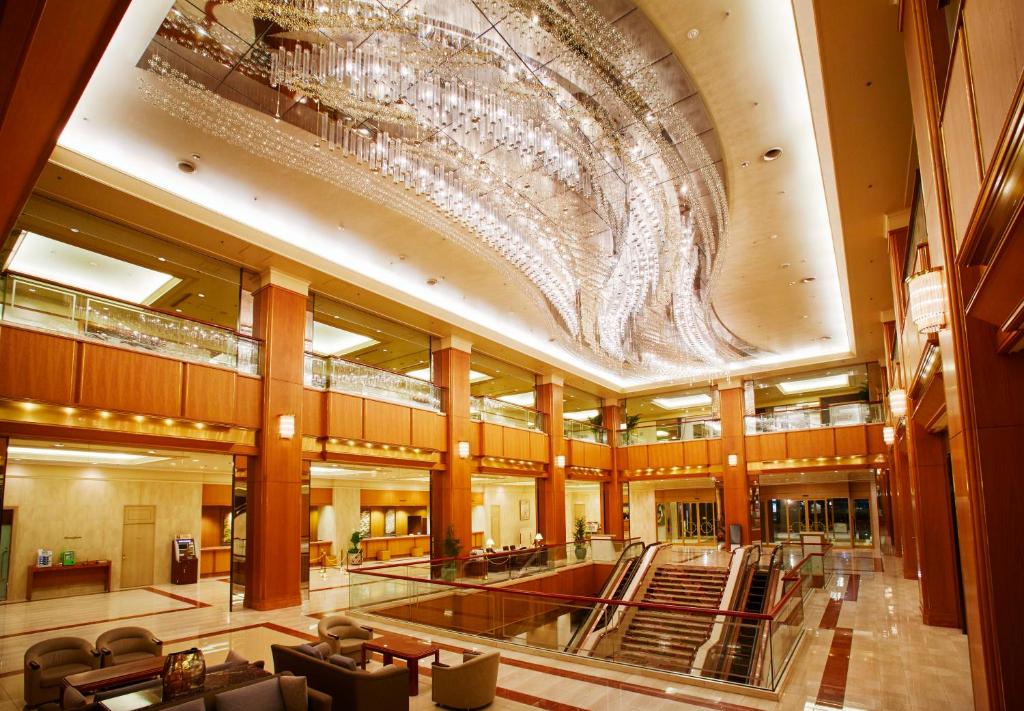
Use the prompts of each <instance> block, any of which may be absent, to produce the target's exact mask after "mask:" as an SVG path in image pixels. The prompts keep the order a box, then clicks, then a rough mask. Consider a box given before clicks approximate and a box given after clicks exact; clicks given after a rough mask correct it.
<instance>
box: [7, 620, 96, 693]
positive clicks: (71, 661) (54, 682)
mask: <svg viewBox="0 0 1024 711" xmlns="http://www.w3.org/2000/svg"><path fill="white" fill-rule="evenodd" d="M99 666H100V654H99V652H97V651H96V649H95V648H94V647H93V646H92V642H89V641H88V640H85V639H82V638H80V637H54V638H53V639H47V640H43V641H42V642H37V643H36V644H33V645H32V646H31V647H29V648H28V649H27V650H25V675H24V685H25V686H24V694H25V706H26V708H35V707H36V706H39V705H40V704H45V703H54V702H56V701H58V700H59V699H60V694H61V686H62V683H63V681H64V677H66V676H69V675H71V674H78V673H80V672H85V671H89V670H90V669H97V668H98V667H99Z"/></svg>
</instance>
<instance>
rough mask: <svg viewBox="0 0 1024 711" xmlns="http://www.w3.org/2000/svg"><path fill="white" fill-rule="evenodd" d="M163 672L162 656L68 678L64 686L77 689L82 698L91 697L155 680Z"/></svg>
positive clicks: (81, 673) (65, 678)
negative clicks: (98, 692) (110, 690)
mask: <svg viewBox="0 0 1024 711" xmlns="http://www.w3.org/2000/svg"><path fill="white" fill-rule="evenodd" d="M163 670H164V658H163V657H162V656H159V657H149V658H148V659H139V660H138V661H134V662H125V663H124V664H118V665H116V666H112V667H103V668H102V669H91V670H89V671H85V672H79V673H78V674H72V675H70V676H66V677H64V686H65V687H68V686H70V687H72V688H73V689H76V690H77V691H78V692H79V693H80V694H82V696H90V695H92V694H95V693H96V692H97V691H106V690H107V689H116V688H117V687H119V686H128V685H130V684H135V683H137V682H140V681H146V680H147V679H155V678H157V677H158V676H160V674H161V673H162V672H163Z"/></svg>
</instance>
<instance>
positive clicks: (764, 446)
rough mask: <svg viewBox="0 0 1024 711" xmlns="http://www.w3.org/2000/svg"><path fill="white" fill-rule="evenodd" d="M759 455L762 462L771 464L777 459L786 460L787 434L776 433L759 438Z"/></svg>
mask: <svg viewBox="0 0 1024 711" xmlns="http://www.w3.org/2000/svg"><path fill="white" fill-rule="evenodd" d="M757 446H758V454H760V456H761V460H760V461H762V462H770V461H773V460H776V459H785V458H786V456H787V454H786V433H785V432H774V433H772V434H763V435H759V436H758V438H757Z"/></svg>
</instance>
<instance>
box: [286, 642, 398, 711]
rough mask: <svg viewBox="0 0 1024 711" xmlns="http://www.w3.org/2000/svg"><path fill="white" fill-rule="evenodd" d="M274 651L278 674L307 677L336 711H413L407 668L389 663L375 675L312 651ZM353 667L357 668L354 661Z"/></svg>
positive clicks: (294, 648)
mask: <svg viewBox="0 0 1024 711" xmlns="http://www.w3.org/2000/svg"><path fill="white" fill-rule="evenodd" d="M300 646H302V645H300ZM270 652H271V654H273V656H274V669H275V670H276V671H279V672H281V671H289V672H291V673H292V674H295V675H296V676H304V677H306V681H307V683H308V684H309V687H310V688H311V689H316V690H317V691H321V692H323V693H325V694H328V695H329V696H330V697H331V698H332V699H333V701H334V708H335V709H344V710H345V711H407V709H408V708H409V672H408V671H407V670H406V669H405V668H403V667H398V666H395V665H392V664H389V665H387V666H385V667H384V668H383V669H378V670H376V671H372V672H368V671H363V670H361V669H355V668H348V669H346V668H344V667H341V666H338V665H337V664H332V663H331V662H329V661H326V660H324V659H319V658H317V657H316V656H312V655H310V654H309V653H308V651H307V652H303V651H299V647H287V646H285V645H281V644H274V645H271V647H270ZM347 661H352V660H347ZM349 666H350V667H354V666H355V665H354V662H353V663H352V664H349Z"/></svg>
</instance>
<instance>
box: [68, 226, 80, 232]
mask: <svg viewBox="0 0 1024 711" xmlns="http://www.w3.org/2000/svg"><path fill="white" fill-rule="evenodd" d="M69 229H70V230H71V231H72V232H75V233H77V232H78V228H77V227H71V228H69Z"/></svg>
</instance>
